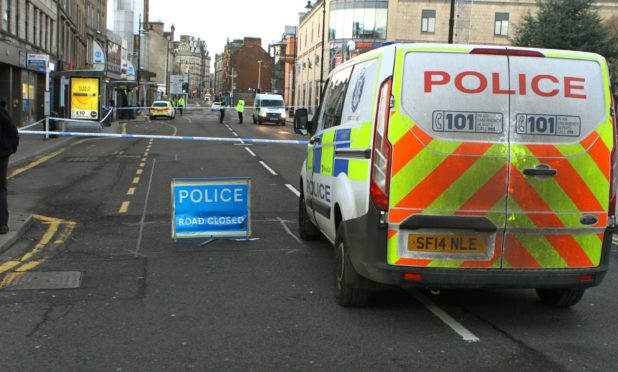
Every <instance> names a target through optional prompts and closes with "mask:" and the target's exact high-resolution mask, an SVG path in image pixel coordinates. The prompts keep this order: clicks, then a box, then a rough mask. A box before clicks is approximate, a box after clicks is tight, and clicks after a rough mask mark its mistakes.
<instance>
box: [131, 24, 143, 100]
mask: <svg viewBox="0 0 618 372" xmlns="http://www.w3.org/2000/svg"><path fill="white" fill-rule="evenodd" d="M133 19H135V18H133ZM141 55H142V15H141V14H140V15H139V28H138V29H137V105H138V106H140V105H141V104H142V100H141V97H140V96H141V94H140V91H141V89H140V88H139V85H140V70H141V68H140V62H141Z"/></svg>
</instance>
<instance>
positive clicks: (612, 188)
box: [608, 88, 618, 216]
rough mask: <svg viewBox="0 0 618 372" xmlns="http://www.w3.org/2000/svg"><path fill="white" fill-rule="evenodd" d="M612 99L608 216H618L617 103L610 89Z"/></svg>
mask: <svg viewBox="0 0 618 372" xmlns="http://www.w3.org/2000/svg"><path fill="white" fill-rule="evenodd" d="M609 95H610V97H611V99H610V104H611V107H610V114H611V121H612V128H613V131H614V135H613V136H612V139H613V142H614V147H613V149H612V154H611V169H610V173H609V208H608V214H609V215H610V216H615V215H616V183H617V182H618V180H617V179H616V177H618V172H617V170H616V167H617V166H618V164H617V162H616V136H617V135H618V133H617V128H616V102H615V101H614V94H613V92H612V90H611V88H610V93H609Z"/></svg>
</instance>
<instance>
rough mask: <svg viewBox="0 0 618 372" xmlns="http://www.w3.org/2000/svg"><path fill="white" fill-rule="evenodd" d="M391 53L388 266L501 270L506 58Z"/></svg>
mask: <svg viewBox="0 0 618 372" xmlns="http://www.w3.org/2000/svg"><path fill="white" fill-rule="evenodd" d="M471 50H472V48H471V47H466V46H456V47H450V46H449V47H445V46H437V45H436V46H435V47H431V46H429V47H428V46H426V45H425V46H417V47H415V46H412V47H407V48H406V49H399V50H398V53H397V62H396V65H395V66H396V67H395V72H394V77H393V96H394V97H395V101H394V103H395V107H394V108H393V113H392V115H391V117H390V121H389V127H388V139H389V142H390V143H391V144H392V165H391V179H390V193H389V196H390V198H389V234H388V263H389V264H391V265H406V266H422V267H443V268H493V269H500V267H501V262H502V260H501V259H502V240H503V236H504V231H505V227H506V221H505V219H506V208H507V188H508V187H507V185H508V178H507V176H508V164H509V157H508V156H509V149H508V136H509V126H508V118H509V103H510V102H509V95H508V94H504V93H503V91H506V90H507V89H508V87H509V81H508V77H509V65H508V57H507V56H506V55H475V54H470V52H471Z"/></svg>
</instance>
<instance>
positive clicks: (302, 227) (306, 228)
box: [298, 195, 321, 240]
mask: <svg viewBox="0 0 618 372" xmlns="http://www.w3.org/2000/svg"><path fill="white" fill-rule="evenodd" d="M298 233H299V235H300V238H301V239H302V240H316V239H319V238H320V236H321V235H320V230H318V228H317V227H316V226H315V225H314V224H313V222H311V219H310V218H309V214H308V213H307V205H306V204H305V198H304V196H303V195H301V196H300V201H299V202H298Z"/></svg>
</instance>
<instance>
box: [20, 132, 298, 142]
mask: <svg viewBox="0 0 618 372" xmlns="http://www.w3.org/2000/svg"><path fill="white" fill-rule="evenodd" d="M19 134H44V135H54V136H60V137H108V138H142V139H151V138H152V139H164V140H177V141H211V142H238V143H243V144H250V143H279V144H287V145H306V144H308V143H309V141H306V140H305V141H297V140H272V139H261V138H226V137H195V136H162V135H152V134H117V133H81V132H53V131H38V130H19Z"/></svg>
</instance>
